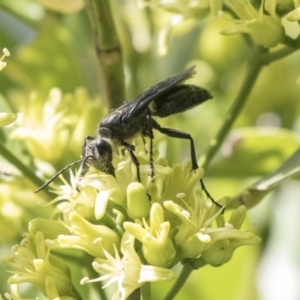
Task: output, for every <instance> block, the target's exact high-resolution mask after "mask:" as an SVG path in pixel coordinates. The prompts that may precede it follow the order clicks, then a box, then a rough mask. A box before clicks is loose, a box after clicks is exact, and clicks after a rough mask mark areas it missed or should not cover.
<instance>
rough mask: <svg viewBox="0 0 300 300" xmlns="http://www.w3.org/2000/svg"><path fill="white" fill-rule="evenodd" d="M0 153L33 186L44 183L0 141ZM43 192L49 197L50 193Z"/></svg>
mask: <svg viewBox="0 0 300 300" xmlns="http://www.w3.org/2000/svg"><path fill="white" fill-rule="evenodd" d="M0 153H1V155H2V156H3V157H4V158H5V159H6V160H7V161H9V162H10V163H11V164H12V165H14V166H15V167H16V168H17V169H19V170H20V171H21V173H22V174H23V175H24V176H25V177H26V179H28V180H30V181H31V182H32V183H33V184H34V185H35V186H37V187H39V186H42V185H43V184H44V181H43V180H42V179H40V178H39V177H37V176H36V175H35V173H34V172H33V171H32V170H31V169H30V168H29V167H28V166H26V165H25V164H23V163H22V161H20V160H19V159H18V158H17V157H16V156H15V155H13V154H12V153H11V152H10V151H9V150H8V149H6V147H5V146H4V145H3V144H2V143H1V142H0ZM44 193H46V194H48V196H50V197H51V193H50V192H48V191H46V190H44Z"/></svg>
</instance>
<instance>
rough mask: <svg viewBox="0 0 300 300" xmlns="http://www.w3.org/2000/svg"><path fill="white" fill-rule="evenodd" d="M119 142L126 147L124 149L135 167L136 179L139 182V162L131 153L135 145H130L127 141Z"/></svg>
mask: <svg viewBox="0 0 300 300" xmlns="http://www.w3.org/2000/svg"><path fill="white" fill-rule="evenodd" d="M121 144H122V145H123V146H124V147H125V148H126V150H127V151H128V152H129V155H130V157H131V160H132V162H133V163H134V165H135V167H136V177H137V181H138V182H141V175H140V162H139V161H138V159H137V157H136V156H135V154H134V153H133V151H134V150H135V147H134V146H133V145H130V144H128V143H126V142H125V141H122V142H121Z"/></svg>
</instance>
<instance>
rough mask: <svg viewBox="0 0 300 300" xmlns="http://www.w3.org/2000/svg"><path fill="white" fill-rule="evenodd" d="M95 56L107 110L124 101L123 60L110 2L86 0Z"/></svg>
mask: <svg viewBox="0 0 300 300" xmlns="http://www.w3.org/2000/svg"><path fill="white" fill-rule="evenodd" d="M87 4H88V9H89V16H90V21H91V26H92V30H93V33H94V39H95V47H96V55H97V58H98V61H99V66H100V69H101V72H102V77H103V86H104V88H105V94H106V95H105V96H106V100H107V105H108V109H109V110H111V109H113V108H117V107H119V106H120V105H121V104H122V103H123V102H124V100H125V87H124V72H123V59H122V53H121V48H120V44H119V40H118V36H117V32H116V29H115V24H114V21H113V17H112V12H111V8H110V1H107V0H87Z"/></svg>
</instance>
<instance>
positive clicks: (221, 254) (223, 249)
mask: <svg viewBox="0 0 300 300" xmlns="http://www.w3.org/2000/svg"><path fill="white" fill-rule="evenodd" d="M233 252H234V248H232V247H231V246H230V242H229V240H227V239H226V240H220V241H217V242H215V243H214V244H213V245H211V246H210V247H209V248H208V250H206V251H204V252H203V254H202V257H203V259H204V260H205V261H206V262H207V263H208V264H210V265H212V266H214V267H219V266H221V265H223V264H225V263H227V262H228V261H229V260H230V259H231V257H232V255H233Z"/></svg>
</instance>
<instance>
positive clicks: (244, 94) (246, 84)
mask: <svg viewBox="0 0 300 300" xmlns="http://www.w3.org/2000/svg"><path fill="white" fill-rule="evenodd" d="M265 51H266V50H265V49H263V48H262V47H260V46H255V47H254V49H253V52H252V55H251V56H250V57H249V60H248V69H247V73H246V78H245V80H244V81H243V84H242V86H241V88H240V90H239V93H238V94H237V96H236V99H235V100H234V102H233V104H232V106H231V107H230V109H229V111H228V113H227V114H226V119H225V121H224V123H223V125H222V127H221V128H220V130H219V132H218V133H217V135H216V137H215V138H214V139H213V140H212V141H211V142H210V147H209V150H208V151H207V154H206V155H204V156H203V157H202V158H201V162H200V165H201V166H202V167H203V168H207V167H208V165H209V164H210V162H211V160H212V158H213V157H214V156H215V154H216V153H217V151H218V150H219V148H220V146H221V145H222V143H223V141H224V139H225V138H226V136H227V134H228V132H229V130H230V129H231V127H232V125H233V123H234V122H235V120H236V119H237V117H238V116H239V114H240V112H241V110H242V108H243V107H244V104H245V103H246V100H247V98H248V96H249V94H250V92H251V90H252V88H253V86H254V83H255V81H256V79H257V78H258V75H259V73H260V71H261V69H262V67H263V63H262V60H261V56H262V54H263V53H264V52H265Z"/></svg>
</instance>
